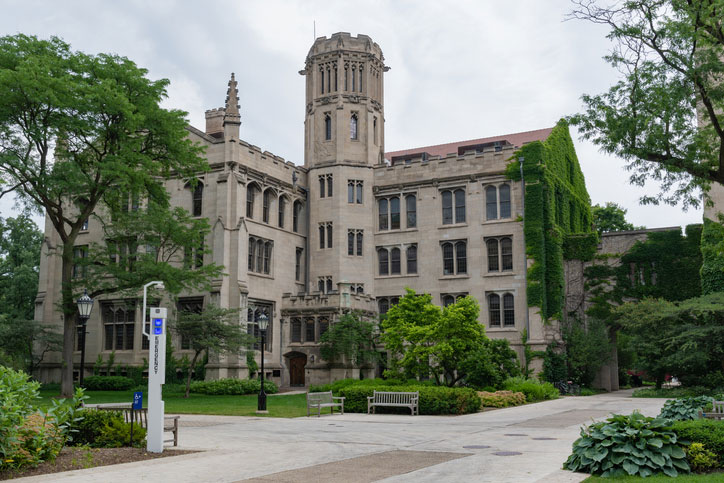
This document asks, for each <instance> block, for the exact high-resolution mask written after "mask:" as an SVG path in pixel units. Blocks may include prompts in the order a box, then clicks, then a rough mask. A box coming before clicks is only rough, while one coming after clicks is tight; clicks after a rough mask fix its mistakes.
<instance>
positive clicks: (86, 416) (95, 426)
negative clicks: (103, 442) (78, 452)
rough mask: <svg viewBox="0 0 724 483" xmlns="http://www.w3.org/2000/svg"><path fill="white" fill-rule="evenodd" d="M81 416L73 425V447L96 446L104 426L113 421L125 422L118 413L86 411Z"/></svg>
mask: <svg viewBox="0 0 724 483" xmlns="http://www.w3.org/2000/svg"><path fill="white" fill-rule="evenodd" d="M79 416H80V417H79V418H78V420H77V421H74V422H73V424H72V425H71V438H72V439H71V445H73V446H82V445H88V446H95V445H96V439H98V437H99V436H100V434H101V431H102V430H103V427H104V426H107V425H110V424H111V423H112V422H113V421H118V422H123V416H122V415H121V413H119V412H117V411H100V410H96V409H84V410H83V411H81V412H80V414H79ZM134 429H135V428H134Z"/></svg>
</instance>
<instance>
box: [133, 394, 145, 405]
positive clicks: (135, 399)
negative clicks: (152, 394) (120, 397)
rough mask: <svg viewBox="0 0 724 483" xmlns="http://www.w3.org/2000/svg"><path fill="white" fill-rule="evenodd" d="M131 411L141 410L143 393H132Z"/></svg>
mask: <svg viewBox="0 0 724 483" xmlns="http://www.w3.org/2000/svg"><path fill="white" fill-rule="evenodd" d="M133 409H143V393H142V392H141V391H138V392H134V393H133Z"/></svg>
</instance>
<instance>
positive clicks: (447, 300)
mask: <svg viewBox="0 0 724 483" xmlns="http://www.w3.org/2000/svg"><path fill="white" fill-rule="evenodd" d="M454 303H455V296H454V295H443V296H442V306H443V307H447V306H448V305H452V304H454Z"/></svg>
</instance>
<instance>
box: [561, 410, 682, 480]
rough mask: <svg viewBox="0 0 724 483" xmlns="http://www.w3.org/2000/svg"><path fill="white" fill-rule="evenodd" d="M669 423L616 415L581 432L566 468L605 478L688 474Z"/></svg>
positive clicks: (637, 414) (635, 415) (661, 420)
mask: <svg viewBox="0 0 724 483" xmlns="http://www.w3.org/2000/svg"><path fill="white" fill-rule="evenodd" d="M669 424H670V422H669V421H668V420H666V419H661V418H648V417H646V416H643V415H642V414H640V413H638V412H634V413H633V414H630V415H628V416H624V415H620V414H615V415H613V417H611V418H608V419H607V420H606V421H601V422H598V423H594V424H591V425H590V426H588V427H585V428H582V429H581V437H580V438H578V439H577V440H576V441H575V442H574V443H573V454H571V456H569V457H568V460H566V462H565V464H564V465H563V467H564V468H565V469H567V470H571V471H580V472H586V473H592V474H594V475H601V476H604V477H609V476H624V475H639V476H643V477H646V476H650V475H653V474H656V473H665V474H666V475H668V476H671V477H675V476H677V475H678V474H679V472H684V473H688V472H689V471H690V470H689V464H688V463H687V461H686V453H684V450H683V448H682V445H681V444H680V443H678V442H677V439H676V434H675V433H674V432H673V431H671V427H670V426H669Z"/></svg>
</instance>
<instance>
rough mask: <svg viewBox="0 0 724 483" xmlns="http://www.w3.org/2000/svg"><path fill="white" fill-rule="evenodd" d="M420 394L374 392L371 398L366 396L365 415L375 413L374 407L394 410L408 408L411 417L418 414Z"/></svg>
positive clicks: (417, 392)
mask: <svg viewBox="0 0 724 483" xmlns="http://www.w3.org/2000/svg"><path fill="white" fill-rule="evenodd" d="M419 401H420V392H419V391H415V392H384V391H375V392H374V393H373V395H372V396H367V414H369V413H370V409H371V410H372V414H374V413H375V407H377V406H388V407H396V408H410V410H411V411H412V415H413V416H418V415H419V414H420V410H419Z"/></svg>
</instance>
